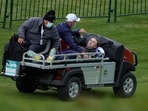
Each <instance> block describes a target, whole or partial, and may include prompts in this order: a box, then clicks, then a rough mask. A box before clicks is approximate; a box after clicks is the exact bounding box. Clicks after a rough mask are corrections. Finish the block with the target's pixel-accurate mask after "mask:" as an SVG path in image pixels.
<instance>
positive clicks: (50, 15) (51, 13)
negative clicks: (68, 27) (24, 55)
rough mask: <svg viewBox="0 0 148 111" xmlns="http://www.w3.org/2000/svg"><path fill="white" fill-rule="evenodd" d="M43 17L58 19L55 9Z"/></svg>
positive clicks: (51, 19)
mask: <svg viewBox="0 0 148 111" xmlns="http://www.w3.org/2000/svg"><path fill="white" fill-rule="evenodd" d="M43 19H45V20H48V21H50V22H53V21H54V20H55V19H56V16H55V11H54V10H50V11H49V12H47V13H46V15H45V16H44V18H43Z"/></svg>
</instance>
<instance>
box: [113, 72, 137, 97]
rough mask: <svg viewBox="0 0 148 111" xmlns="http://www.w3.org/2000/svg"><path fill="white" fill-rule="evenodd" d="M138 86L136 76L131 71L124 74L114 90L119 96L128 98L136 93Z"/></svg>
mask: <svg viewBox="0 0 148 111" xmlns="http://www.w3.org/2000/svg"><path fill="white" fill-rule="evenodd" d="M136 87H137V80H136V77H135V76H134V75H133V74H132V73H131V72H129V73H127V74H125V75H124V77H123V78H122V80H121V82H120V85H119V87H113V91H114V93H115V94H116V95H117V96H119V97H123V98H127V97H131V96H132V95H133V94H134V93H135V90H136Z"/></svg>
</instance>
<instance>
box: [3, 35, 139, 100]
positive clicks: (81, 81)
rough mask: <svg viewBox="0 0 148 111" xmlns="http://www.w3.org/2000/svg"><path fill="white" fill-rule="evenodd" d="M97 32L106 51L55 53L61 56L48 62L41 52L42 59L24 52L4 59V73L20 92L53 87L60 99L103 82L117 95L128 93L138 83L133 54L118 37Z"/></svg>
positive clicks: (133, 89)
mask: <svg viewBox="0 0 148 111" xmlns="http://www.w3.org/2000/svg"><path fill="white" fill-rule="evenodd" d="M88 36H93V34H89V35H88ZM97 36H98V38H99V40H100V41H101V47H102V48H103V49H104V50H105V55H104V54H102V55H101V56H100V57H94V56H93V55H94V54H95V52H94V53H87V54H88V56H89V58H87V59H86V58H82V57H81V55H82V54H81V53H77V54H74V56H76V57H75V58H74V59H68V56H71V55H72V54H59V55H58V54H57V55H55V58H56V57H58V56H63V59H62V60H58V59H54V60H53V61H51V62H47V61H46V58H45V57H44V56H43V55H42V54H41V57H42V59H40V60H35V59H34V58H30V57H28V56H27V53H26V52H25V53H24V54H23V57H22V61H21V62H18V61H12V60H7V62H6V70H5V73H4V76H7V77H11V78H13V80H15V82H16V88H17V89H18V90H19V91H20V92H23V93H33V92H35V90H36V89H40V90H48V89H50V88H52V87H54V88H56V89H57V92H58V95H59V97H60V98H61V99H62V100H74V99H76V98H77V97H78V96H79V95H80V92H81V90H83V89H92V88H96V87H105V86H108V87H112V88H113V92H114V93H115V94H116V95H117V96H119V97H124V98H126V97H131V96H132V95H133V94H134V93H135V90H136V86H137V81H136V77H135V76H134V74H133V71H135V70H136V65H137V63H138V60H137V56H136V54H135V53H134V52H132V51H130V50H129V49H127V48H126V47H124V46H123V45H122V44H121V43H119V42H117V41H114V40H111V39H109V38H108V37H103V36H101V35H97Z"/></svg>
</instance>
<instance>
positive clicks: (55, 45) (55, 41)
mask: <svg viewBox="0 0 148 111" xmlns="http://www.w3.org/2000/svg"><path fill="white" fill-rule="evenodd" d="M52 40H53V48H55V49H56V50H58V48H59V46H60V37H59V34H58V31H57V29H56V27H53V33H52Z"/></svg>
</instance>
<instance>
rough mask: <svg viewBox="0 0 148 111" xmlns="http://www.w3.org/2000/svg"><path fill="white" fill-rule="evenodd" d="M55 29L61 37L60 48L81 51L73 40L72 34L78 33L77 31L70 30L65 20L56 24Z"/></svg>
mask: <svg viewBox="0 0 148 111" xmlns="http://www.w3.org/2000/svg"><path fill="white" fill-rule="evenodd" d="M57 30H58V33H59V36H60V38H61V39H62V44H61V45H62V46H63V47H62V50H67V49H71V50H75V51H77V52H82V51H83V49H82V48H81V47H80V46H78V45H77V44H76V43H75V42H74V40H73V36H77V35H79V32H78V31H72V30H71V28H70V27H69V26H68V24H67V23H66V22H65V23H60V24H58V25H57Z"/></svg>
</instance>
